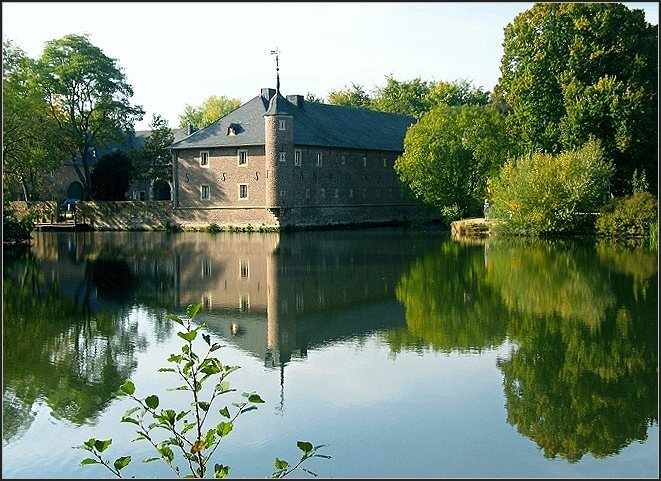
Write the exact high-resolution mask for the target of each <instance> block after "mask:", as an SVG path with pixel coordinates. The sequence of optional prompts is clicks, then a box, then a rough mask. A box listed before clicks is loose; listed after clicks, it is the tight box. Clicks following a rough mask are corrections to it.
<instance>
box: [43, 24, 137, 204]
mask: <svg viewBox="0 0 661 481" xmlns="http://www.w3.org/2000/svg"><path fill="white" fill-rule="evenodd" d="M36 71H37V82H38V85H39V87H40V88H41V89H42V91H43V95H44V98H45V100H46V102H47V103H48V105H49V114H50V117H51V118H52V119H53V120H54V121H55V122H56V123H57V125H58V130H57V135H58V138H59V139H60V140H61V142H62V143H63V144H64V145H65V146H66V148H67V149H68V151H69V155H70V158H71V161H72V163H73V166H74V168H75V170H76V173H77V174H78V178H79V180H80V182H81V184H82V185H83V191H84V196H85V198H86V199H90V198H91V197H92V178H91V168H90V160H91V156H92V150H93V148H94V147H96V146H98V147H102V148H105V147H108V146H109V144H110V143H111V142H113V141H115V142H120V143H121V142H123V141H124V134H125V132H127V131H133V130H134V125H135V122H136V121H140V120H142V118H143V116H144V111H143V110H142V107H141V106H133V105H131V103H130V98H131V97H132V96H133V88H132V87H131V85H129V84H128V83H127V79H126V76H125V75H124V73H123V72H122V69H121V68H120V67H119V65H118V62H117V60H116V59H113V58H110V57H107V56H106V55H105V54H104V53H103V51H102V50H101V49H100V48H98V47H96V46H94V45H92V43H91V42H90V41H89V38H88V36H87V35H82V36H80V35H75V34H69V35H66V36H64V37H62V38H61V39H57V40H51V41H48V42H46V46H45V48H44V51H43V54H42V56H41V57H40V58H39V59H38V60H37V65H36Z"/></svg>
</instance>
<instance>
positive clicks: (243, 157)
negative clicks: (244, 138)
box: [238, 150, 248, 165]
mask: <svg viewBox="0 0 661 481" xmlns="http://www.w3.org/2000/svg"><path fill="white" fill-rule="evenodd" d="M238 156H239V165H247V164H248V151H247V150H239V153H238Z"/></svg>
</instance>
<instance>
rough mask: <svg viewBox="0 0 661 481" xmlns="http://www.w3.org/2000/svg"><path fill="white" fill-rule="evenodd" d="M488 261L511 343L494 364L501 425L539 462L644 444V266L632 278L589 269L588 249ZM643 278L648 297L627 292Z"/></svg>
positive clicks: (654, 331)
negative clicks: (506, 310)
mask: <svg viewBox="0 0 661 481" xmlns="http://www.w3.org/2000/svg"><path fill="white" fill-rule="evenodd" d="M613 255H615V254H613V253H608V252H604V251H600V252H599V257H600V258H602V259H611V258H612V256H613ZM621 255H623V254H617V256H621ZM628 255H631V256H634V257H636V256H637V254H636V253H633V252H631V253H629V254H628ZM490 259H491V261H492V262H493V263H494V266H493V275H492V276H491V278H490V281H491V282H492V283H493V285H494V288H495V289H497V290H499V291H500V292H501V295H502V297H503V299H504V300H505V302H506V303H507V305H508V306H510V308H511V316H512V320H511V322H510V328H509V331H508V333H509V336H510V338H511V339H512V340H513V341H515V342H516V343H517V344H518V347H517V348H516V349H513V350H512V351H511V353H510V355H509V357H508V358H507V359H501V360H499V361H498V366H499V368H500V369H501V371H502V372H503V375H504V386H505V396H506V399H507V411H508V422H509V423H510V424H512V425H515V426H516V427H517V429H518V431H519V432H520V433H521V434H523V435H525V436H527V437H529V438H530V439H532V440H534V441H535V442H536V443H537V445H538V446H539V447H540V448H542V449H543V450H544V454H545V456H546V457H548V458H554V457H556V456H561V457H563V458H565V459H567V460H568V461H570V462H576V461H578V460H580V459H581V458H582V457H583V456H584V455H585V454H586V453H591V454H592V455H594V456H595V457H606V456H609V455H612V454H616V453H619V452H620V451H621V450H622V448H624V447H626V446H627V445H629V444H630V443H631V442H633V441H636V440H640V441H642V440H645V439H646V438H647V428H648V426H650V425H652V423H654V422H657V423H658V413H657V408H658V370H657V366H658V344H657V342H658V337H657V336H658V308H657V300H658V296H657V294H656V288H657V285H658V278H657V277H656V276H653V275H652V274H654V273H653V272H652V271H650V270H649V269H648V267H646V266H645V263H642V265H641V266H640V269H639V270H638V271H637V273H635V274H634V273H632V272H627V273H626V274H625V275H622V274H618V273H617V272H612V271H609V269H608V268H604V267H602V266H601V265H599V263H597V262H595V261H596V259H597V256H596V254H595V252H594V250H593V249H591V248H590V247H589V246H587V245H585V244H580V243H562V242H558V241H555V242H553V243H551V244H546V243H544V242H541V241H532V240H521V241H516V242H514V241H508V242H502V243H496V245H494V244H492V246H491V252H490ZM644 273H647V274H644ZM645 275H647V277H646V278H645V282H647V283H649V284H650V286H649V287H650V288H651V289H648V290H646V291H644V292H639V291H634V289H632V288H631V285H632V284H633V283H635V282H638V281H637V280H636V276H642V277H645Z"/></svg>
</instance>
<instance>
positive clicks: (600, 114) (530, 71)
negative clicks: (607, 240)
mask: <svg viewBox="0 0 661 481" xmlns="http://www.w3.org/2000/svg"><path fill="white" fill-rule="evenodd" d="M503 46H504V55H503V58H502V61H501V67H500V70H501V74H502V76H501V78H500V80H499V84H498V85H497V87H496V89H495V91H494V97H495V99H496V101H497V102H499V103H500V104H501V106H502V107H504V110H507V111H508V112H509V115H508V117H507V122H508V125H509V127H510V128H511V129H512V131H513V133H514V135H515V137H516V138H517V139H519V142H520V144H521V146H522V147H523V148H524V149H525V150H527V151H528V152H534V151H538V150H539V151H542V152H546V153H550V154H558V153H560V152H561V151H563V150H571V149H575V148H578V147H580V146H581V145H583V144H584V143H585V142H587V141H588V139H589V138H590V137H595V138H597V139H599V140H600V141H601V146H602V148H603V149H604V152H605V155H606V157H607V158H608V159H609V160H611V161H612V162H613V164H614V167H615V175H614V178H613V191H614V193H616V194H618V195H621V194H623V193H626V192H630V191H631V185H630V184H629V181H630V179H631V178H632V174H633V172H634V170H636V169H637V170H638V172H642V171H643V170H644V171H645V173H646V175H647V177H648V178H650V179H653V182H654V184H653V185H651V187H652V190H653V191H654V190H656V187H657V178H658V144H657V142H658V27H657V26H656V25H650V24H648V23H647V22H645V16H644V11H643V10H630V9H629V8H627V7H626V6H625V5H623V4H621V3H538V4H535V5H534V6H533V7H532V8H530V9H529V10H526V11H525V12H523V13H521V14H520V15H518V16H517V17H516V18H515V19H514V21H513V22H512V23H510V24H509V25H507V27H506V28H505V40H504V43H503Z"/></svg>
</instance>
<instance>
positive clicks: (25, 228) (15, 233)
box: [2, 204, 34, 245]
mask: <svg viewBox="0 0 661 481" xmlns="http://www.w3.org/2000/svg"><path fill="white" fill-rule="evenodd" d="M33 229H34V222H33V219H32V216H31V215H27V216H25V217H24V218H23V219H21V220H18V219H17V218H16V216H15V215H14V212H13V211H12V210H11V209H10V208H9V206H8V205H6V204H4V205H3V208H2V243H3V245H17V244H23V243H27V242H29V241H30V239H32V236H31V235H30V232H32V230H33Z"/></svg>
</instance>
